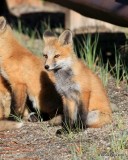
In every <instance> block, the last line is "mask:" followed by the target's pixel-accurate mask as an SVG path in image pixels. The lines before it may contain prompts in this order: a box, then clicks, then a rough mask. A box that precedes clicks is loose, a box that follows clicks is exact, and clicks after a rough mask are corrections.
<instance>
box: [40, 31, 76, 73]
mask: <svg viewBox="0 0 128 160" xmlns="http://www.w3.org/2000/svg"><path fill="white" fill-rule="evenodd" d="M43 39H44V50H43V57H44V60H45V66H44V67H45V69H47V70H48V71H50V70H53V71H55V70H59V69H67V68H69V67H70V66H71V64H72V56H73V39H72V32H71V31H70V30H65V31H64V32H63V33H62V34H61V35H60V36H59V38H57V37H56V36H55V35H54V34H53V33H52V32H50V31H45V32H44V35H43Z"/></svg>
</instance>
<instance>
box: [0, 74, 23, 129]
mask: <svg viewBox="0 0 128 160" xmlns="http://www.w3.org/2000/svg"><path fill="white" fill-rule="evenodd" d="M8 87H9V86H8V84H7V83H6V82H5V81H4V79H3V78H2V77H1V76H0V131H4V130H11V129H16V128H20V127H21V126H22V125H23V123H19V122H13V121H8V120H6V119H7V118H8V117H9V114H10V105H11V93H10V90H9V88H8Z"/></svg>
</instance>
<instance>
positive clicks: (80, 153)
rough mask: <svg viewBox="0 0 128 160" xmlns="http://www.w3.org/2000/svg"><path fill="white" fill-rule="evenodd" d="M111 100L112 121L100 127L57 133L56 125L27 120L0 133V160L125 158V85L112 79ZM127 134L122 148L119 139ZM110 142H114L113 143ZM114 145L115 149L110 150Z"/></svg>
mask: <svg viewBox="0 0 128 160" xmlns="http://www.w3.org/2000/svg"><path fill="white" fill-rule="evenodd" d="M107 90H108V95H109V98H110V100H111V102H113V103H115V104H116V105H117V108H116V111H115V112H114V113H113V123H112V124H110V125H107V126H105V127H103V128H99V129H86V130H84V131H83V132H79V133H71V134H69V135H62V136H59V137H58V136H56V134H55V133H56V131H57V129H58V128H61V126H59V127H51V126H49V124H48V122H35V123H31V122H26V123H25V124H24V126H23V127H22V128H21V129H17V130H13V131H4V132H0V160H71V159H83V160H86V159H87V160H88V159H90V160H91V159H94V160H95V159H96V157H97V156H100V157H101V158H102V159H105V158H107V159H108V160H109V159H110V158H111V159H114V160H118V159H121V160H125V159H127V158H128V88H127V87H126V86H125V85H124V84H123V83H122V84H121V87H120V88H118V89H117V88H116V86H115V82H114V81H113V79H110V80H109V84H108V87H107ZM124 134H125V135H126V136H127V138H126V139H125V140H126V141H125V142H124V143H125V145H124V148H122V149H121V148H119V144H118V143H117V142H119V143H120V138H121V137H122V136H124ZM112 141H113V142H112ZM113 146H114V147H115V150H114V149H113Z"/></svg>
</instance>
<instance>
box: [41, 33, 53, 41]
mask: <svg viewBox="0 0 128 160" xmlns="http://www.w3.org/2000/svg"><path fill="white" fill-rule="evenodd" d="M52 38H55V35H54V33H52V32H51V31H49V30H46V31H45V32H44V34H43V40H44V41H45V42H48V41H49V40H50V39H52Z"/></svg>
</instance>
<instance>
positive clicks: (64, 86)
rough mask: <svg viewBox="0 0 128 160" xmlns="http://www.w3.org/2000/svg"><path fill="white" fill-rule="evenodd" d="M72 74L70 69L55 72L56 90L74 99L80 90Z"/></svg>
mask: <svg viewBox="0 0 128 160" xmlns="http://www.w3.org/2000/svg"><path fill="white" fill-rule="evenodd" d="M73 76H74V75H73V72H72V70H71V69H68V70H58V71H57V72H55V78H56V89H57V91H58V92H59V93H60V94H61V95H64V96H65V97H68V98H71V99H75V98H76V97H77V96H78V94H79V92H80V85H79V84H78V83H76V82H74V81H73V80H72V79H73Z"/></svg>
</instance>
